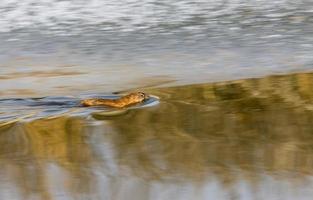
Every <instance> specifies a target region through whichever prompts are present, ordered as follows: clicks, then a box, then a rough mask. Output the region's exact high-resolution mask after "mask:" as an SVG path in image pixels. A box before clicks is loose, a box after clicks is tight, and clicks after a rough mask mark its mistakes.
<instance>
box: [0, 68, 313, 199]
mask: <svg viewBox="0 0 313 200" xmlns="http://www.w3.org/2000/svg"><path fill="white" fill-rule="evenodd" d="M312 86H313V74H310V73H307V74H292V75H286V76H271V77H266V78H262V79H248V80H239V81H232V82H226V83H225V82H224V83H215V84H202V85H189V86H181V87H172V88H161V89H153V90H152V89H151V90H150V91H148V92H149V93H152V94H155V95H158V96H160V97H161V102H160V104H159V105H158V106H155V107H147V108H142V109H134V110H131V111H130V112H128V113H125V114H123V115H118V116H114V117H110V118H107V119H104V120H96V119H93V118H83V117H79V116H76V117H75V116H62V117H56V118H53V119H45V118H43V119H38V120H34V121H30V122H16V123H11V124H7V125H4V126H2V127H1V131H0V163H1V166H2V167H1V169H0V174H1V176H0V190H1V191H0V198H1V199H136V200H139V199H311V196H312V195H313V191H312V190H311V188H312V186H313V180H312V178H313V176H312V175H313V174H312V171H313V135H312V133H313V126H312V120H313V104H312V100H313V90H312Z"/></svg>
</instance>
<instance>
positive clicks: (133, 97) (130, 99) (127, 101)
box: [80, 92, 149, 108]
mask: <svg viewBox="0 0 313 200" xmlns="http://www.w3.org/2000/svg"><path fill="white" fill-rule="evenodd" d="M148 98H149V95H147V94H145V93H143V92H133V93H130V94H128V95H125V96H122V97H120V98H118V99H99V98H91V99H85V100H82V101H81V102H80V103H81V104H82V105H83V106H109V107H114V108H124V107H127V106H130V105H133V104H136V103H140V102H143V101H144V100H146V99H148Z"/></svg>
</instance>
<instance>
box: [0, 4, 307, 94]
mask: <svg viewBox="0 0 313 200" xmlns="http://www.w3.org/2000/svg"><path fill="white" fill-rule="evenodd" d="M0 15H1V16H0V27H1V28H0V41H1V47H0V61H1V63H0V65H1V66H0V72H1V74H2V76H1V77H0V79H1V84H0V85H1V86H0V89H1V91H2V93H3V94H4V95H7V96H13V95H18V94H21V91H22V92H25V94H27V95H28V94H31V93H32V94H33V95H34V94H36V93H39V94H43V93H44V94H45V95H51V93H54V94H55V93H57V94H77V93H80V92H81V89H84V90H88V91H91V92H93V91H103V90H105V92H112V91H116V90H125V89H131V88H134V87H143V86H145V85H147V82H149V81H154V83H155V84H157V83H159V82H160V83H164V82H166V83H168V82H170V83H171V84H172V85H173V84H188V83H195V82H197V83H203V82H214V81H219V80H230V79H238V78H248V77H259V76H263V75H268V74H274V73H275V74H276V73H288V72H291V71H303V70H310V69H312V64H313V57H312V56H311V55H312V53H313V48H312V47H313V46H312V44H313V36H312V33H313V26H312V22H313V3H312V2H311V1H282V0H280V1H269V0H259V1H243V0H236V1H218V0H214V1H191V0H183V1H175V0H173V1H172V0H171V1H154V0H150V1H137V0H132V1H107V0H105V1H101V0H93V1H88V2H87V1H57V0H47V1H41V2H38V1H35V0H27V1H18V0H15V1H14V0H11V1H9V0H8V1H7V0H4V1H2V2H1V5H0ZM25 72H26V73H25ZM32 72H34V73H32ZM21 73H22V74H21ZM43 85H44V86H45V87H44V88H43V87H42V86H43ZM10 89H11V90H10ZM9 90H10V91H9Z"/></svg>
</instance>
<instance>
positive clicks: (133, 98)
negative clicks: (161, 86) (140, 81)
mask: <svg viewBox="0 0 313 200" xmlns="http://www.w3.org/2000/svg"><path fill="white" fill-rule="evenodd" d="M125 97H127V99H128V100H129V101H130V102H132V103H140V102H142V101H144V100H146V99H148V98H149V96H148V95H147V94H145V93H143V92H133V93H130V94H129V95H127V96H125Z"/></svg>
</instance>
